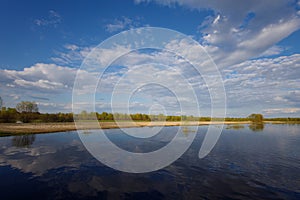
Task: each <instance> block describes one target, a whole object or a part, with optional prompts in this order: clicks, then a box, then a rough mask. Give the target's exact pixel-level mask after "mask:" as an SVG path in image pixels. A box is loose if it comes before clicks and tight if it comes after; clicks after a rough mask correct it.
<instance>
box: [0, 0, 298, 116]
mask: <svg viewBox="0 0 300 200" xmlns="http://www.w3.org/2000/svg"><path fill="white" fill-rule="evenodd" d="M0 27H1V31H0V44H1V45H0V97H1V98H2V99H3V103H4V105H3V106H6V107H15V106H16V104H17V103H18V102H20V101H35V102H37V104H38V106H39V109H40V112H49V113H55V112H72V94H73V88H74V81H75V77H76V74H77V72H78V70H79V69H80V67H81V66H82V62H83V61H84V60H85V59H86V58H87V56H88V55H90V52H92V51H93V49H94V48H95V47H96V46H98V45H99V44H101V43H102V42H103V41H106V40H107V39H109V38H110V37H112V36H114V35H116V34H119V33H120V32H122V31H128V30H130V29H135V28H141V27H161V28H167V29H170V30H174V31H177V32H180V33H182V34H185V35H186V36H187V37H188V38H190V39H192V40H194V41H196V42H197V43H198V44H199V45H201V46H202V47H203V49H204V50H205V52H207V55H209V57H210V58H211V59H212V60H213V62H214V63H215V65H216V66H217V69H218V73H219V74H220V76H221V78H222V85H224V88H225V94H226V102H224V101H223V100H222V98H220V99H218V95H215V96H217V101H218V100H219V101H223V102H224V103H226V114H227V116H228V117H246V116H248V115H249V114H251V113H262V114H263V115H264V116H266V117H300V78H299V77H300V45H299V44H300V42H299V41H300V40H299V38H300V31H299V29H300V1H298V0H264V1H261V0H241V1H234V0H223V1H216V0H211V1H204V0H160V1H158V0H135V1H134V0H132V1H129V0H124V1H121V0H119V1H117V0H110V1H105V0H103V1H83V0H82V1H80V0H79V1H71V0H64V1H61V0H59V1H58V0H57V1H56V0H53V1H33V0H28V1H14V0H9V1H8V0H1V1H0ZM179 47H180V48H179ZM176 48H179V49H176ZM193 48H194V46H191V44H190V43H185V42H184V41H168V43H167V44H166V46H165V49H161V50H151V49H148V50H136V49H133V48H132V47H130V46H123V47H122V46H112V47H111V49H108V48H104V49H98V50H99V52H101V55H100V57H101V59H102V60H110V59H111V58H112V57H113V56H114V55H122V53H125V52H126V55H123V56H121V57H120V58H118V59H117V60H115V61H114V62H113V63H112V64H111V65H110V66H109V67H108V69H107V70H106V72H105V74H104V75H103V77H102V78H101V80H100V81H99V78H97V76H96V75H97V74H94V72H91V71H88V70H86V71H85V70H81V71H80V72H81V74H82V77H81V78H84V80H82V82H84V83H85V84H86V85H85V86H87V87H85V88H83V87H82V88H81V89H82V91H83V92H84V91H89V90H90V87H89V86H88V84H91V85H95V84H96V85H97V84H98V85H97V90H96V95H95V96H96V97H95V98H96V100H95V101H96V105H95V109H96V111H98V112H102V111H112V109H111V107H112V105H113V109H114V110H113V111H116V112H131V113H135V112H142V113H146V114H152V113H153V114H156V113H164V114H182V113H183V114H193V115H200V116H208V115H210V114H211V112H212V106H211V102H212V100H211V99H210V98H211V95H212V94H211V92H212V91H213V89H211V87H213V86H212V84H210V85H208V84H207V82H206V81H205V78H203V76H201V74H197V71H195V70H194V69H193V67H192V66H191V65H190V63H188V62H186V61H184V59H183V58H182V57H180V56H176V55H174V52H173V53H172V51H175V50H176V52H178V53H179V54H180V55H187V54H185V53H186V52H187V50H192V49H193ZM171 50H172V51H171ZM101 59H100V60H101ZM196 59H198V60H197V62H202V61H203V58H199V57H198V58H196ZM154 77H156V78H155V79H154ZM149 79H154V80H155V81H154V82H156V84H149V85H143V84H144V83H145V80H149ZM157 83H159V84H157ZM130 89H131V90H130ZM192 93H193V94H194V93H195V96H196V98H195V96H193V95H192ZM217 94H219V96H220V95H221V94H220V93H217ZM113 95H115V96H113ZM112 97H114V98H115V100H113V101H112ZM126 98H129V100H128V102H127V100H126V101H124V99H126ZM193 98H194V99H193ZM83 104H84V103H83ZM83 104H82V108H85V105H83ZM180 105H184V106H186V108H185V111H186V112H182V109H181V108H180ZM214 109H215V110H216V112H215V113H216V115H218V113H222V108H218V107H215V108H214ZM196 111H199V112H200V114H199V113H198V112H196Z"/></svg>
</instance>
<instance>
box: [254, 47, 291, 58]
mask: <svg viewBox="0 0 300 200" xmlns="http://www.w3.org/2000/svg"><path fill="white" fill-rule="evenodd" d="M284 50H285V48H283V47H281V46H278V45H274V46H272V47H270V48H269V49H267V50H266V51H264V52H263V53H262V54H260V55H259V56H258V57H268V56H275V55H279V54H281V53H282V52H283V51H284Z"/></svg>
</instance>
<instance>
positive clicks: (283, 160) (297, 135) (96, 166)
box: [0, 125, 300, 199]
mask: <svg viewBox="0 0 300 200" xmlns="http://www.w3.org/2000/svg"><path fill="white" fill-rule="evenodd" d="M177 128H178V127H165V128H164V134H165V135H168V136H167V137H166V138H169V139H172V137H173V136H174V135H173V132H174V131H176V130H177ZM144 129H145V128H140V129H139V130H140V132H141V134H142V133H143V130H144ZM206 130H207V127H206V126H203V127H200V128H199V130H198V133H197V136H196V139H195V140H194V142H193V143H192V145H191V147H190V148H189V149H188V151H187V152H186V153H185V154H184V155H183V156H182V157H181V158H180V159H178V160H177V161H176V162H174V163H173V164H172V165H170V166H168V167H165V168H163V169H161V170H158V171H155V172H150V173H143V174H130V173H125V172H120V171H116V170H114V169H111V168H109V167H106V166H105V165H103V164H101V163H100V162H99V161H97V160H96V159H95V158H93V157H92V156H91V155H90V154H89V153H88V152H87V151H86V150H85V148H84V146H83V145H82V143H81V141H80V140H79V137H78V135H77V133H76V132H68V133H52V134H40V135H29V136H13V137H1V138H0V198H1V199H300V126H297V125H265V126H264V127H248V126H247V125H246V126H245V127H244V128H243V127H233V126H231V127H227V128H226V127H225V129H224V131H223V133H222V135H221V137H220V139H219V141H218V143H217V145H216V146H215V147H214V149H213V151H212V152H210V154H209V155H208V156H207V157H205V158H203V159H199V158H198V152H199V148H200V145H201V142H202V140H203V138H204V135H205V131H206ZM106 132H107V133H108V134H109V137H110V138H111V140H112V141H114V142H115V143H118V145H119V146H120V147H122V148H127V149H128V150H131V151H136V152H140V151H150V148H151V147H153V149H159V148H161V147H162V146H163V145H165V144H166V143H167V141H161V140H160V138H159V137H152V138H150V139H144V140H143V141H142V140H141V139H139V140H132V139H130V137H127V136H124V134H121V131H120V130H117V129H115V130H113V129H111V130H107V131H106ZM90 134H91V135H93V133H90ZM187 134H188V133H187Z"/></svg>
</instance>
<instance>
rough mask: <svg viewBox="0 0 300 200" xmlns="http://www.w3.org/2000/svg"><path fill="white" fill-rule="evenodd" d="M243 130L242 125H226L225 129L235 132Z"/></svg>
mask: <svg viewBox="0 0 300 200" xmlns="http://www.w3.org/2000/svg"><path fill="white" fill-rule="evenodd" d="M243 128H245V127H244V125H241V124H232V125H231V124H228V125H227V127H226V129H235V130H239V129H243Z"/></svg>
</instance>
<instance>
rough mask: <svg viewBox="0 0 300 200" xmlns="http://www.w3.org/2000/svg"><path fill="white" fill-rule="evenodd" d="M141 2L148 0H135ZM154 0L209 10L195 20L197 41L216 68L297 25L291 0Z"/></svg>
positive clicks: (269, 44) (243, 56) (272, 42)
mask: <svg viewBox="0 0 300 200" xmlns="http://www.w3.org/2000/svg"><path fill="white" fill-rule="evenodd" d="M142 2H151V1H149V0H145V1H144V0H136V3H142ZM154 2H156V3H158V4H162V5H165V6H169V7H174V6H183V7H187V8H189V9H194V10H210V11H212V13H213V14H212V15H211V16H208V17H207V18H206V20H205V21H202V22H201V21H199V24H200V26H199V32H200V34H201V35H202V37H201V38H200V42H201V43H202V44H203V45H204V46H205V48H206V50H207V51H208V52H209V53H210V54H211V56H212V57H213V58H214V60H215V61H216V63H217V64H218V66H220V67H223V66H230V65H232V64H237V63H239V62H243V61H245V60H247V59H249V58H253V57H257V56H259V55H260V54H262V53H263V52H265V51H266V50H267V49H269V48H271V47H272V46H274V45H275V44H276V43H278V42H279V41H280V40H282V39H284V38H285V37H287V36H288V35H290V34H291V33H293V32H294V31H296V30H298V29H299V28H300V19H299V14H297V9H296V8H295V7H296V6H295V2H294V1H291V0H288V1H287V0H278V1H272V0H266V1H259V0H254V1H234V0H224V1H217V0H212V1H205V0H200V1H199V0H190V1H184V0H162V1H158V0H154ZM274 13H276V15H274Z"/></svg>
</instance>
